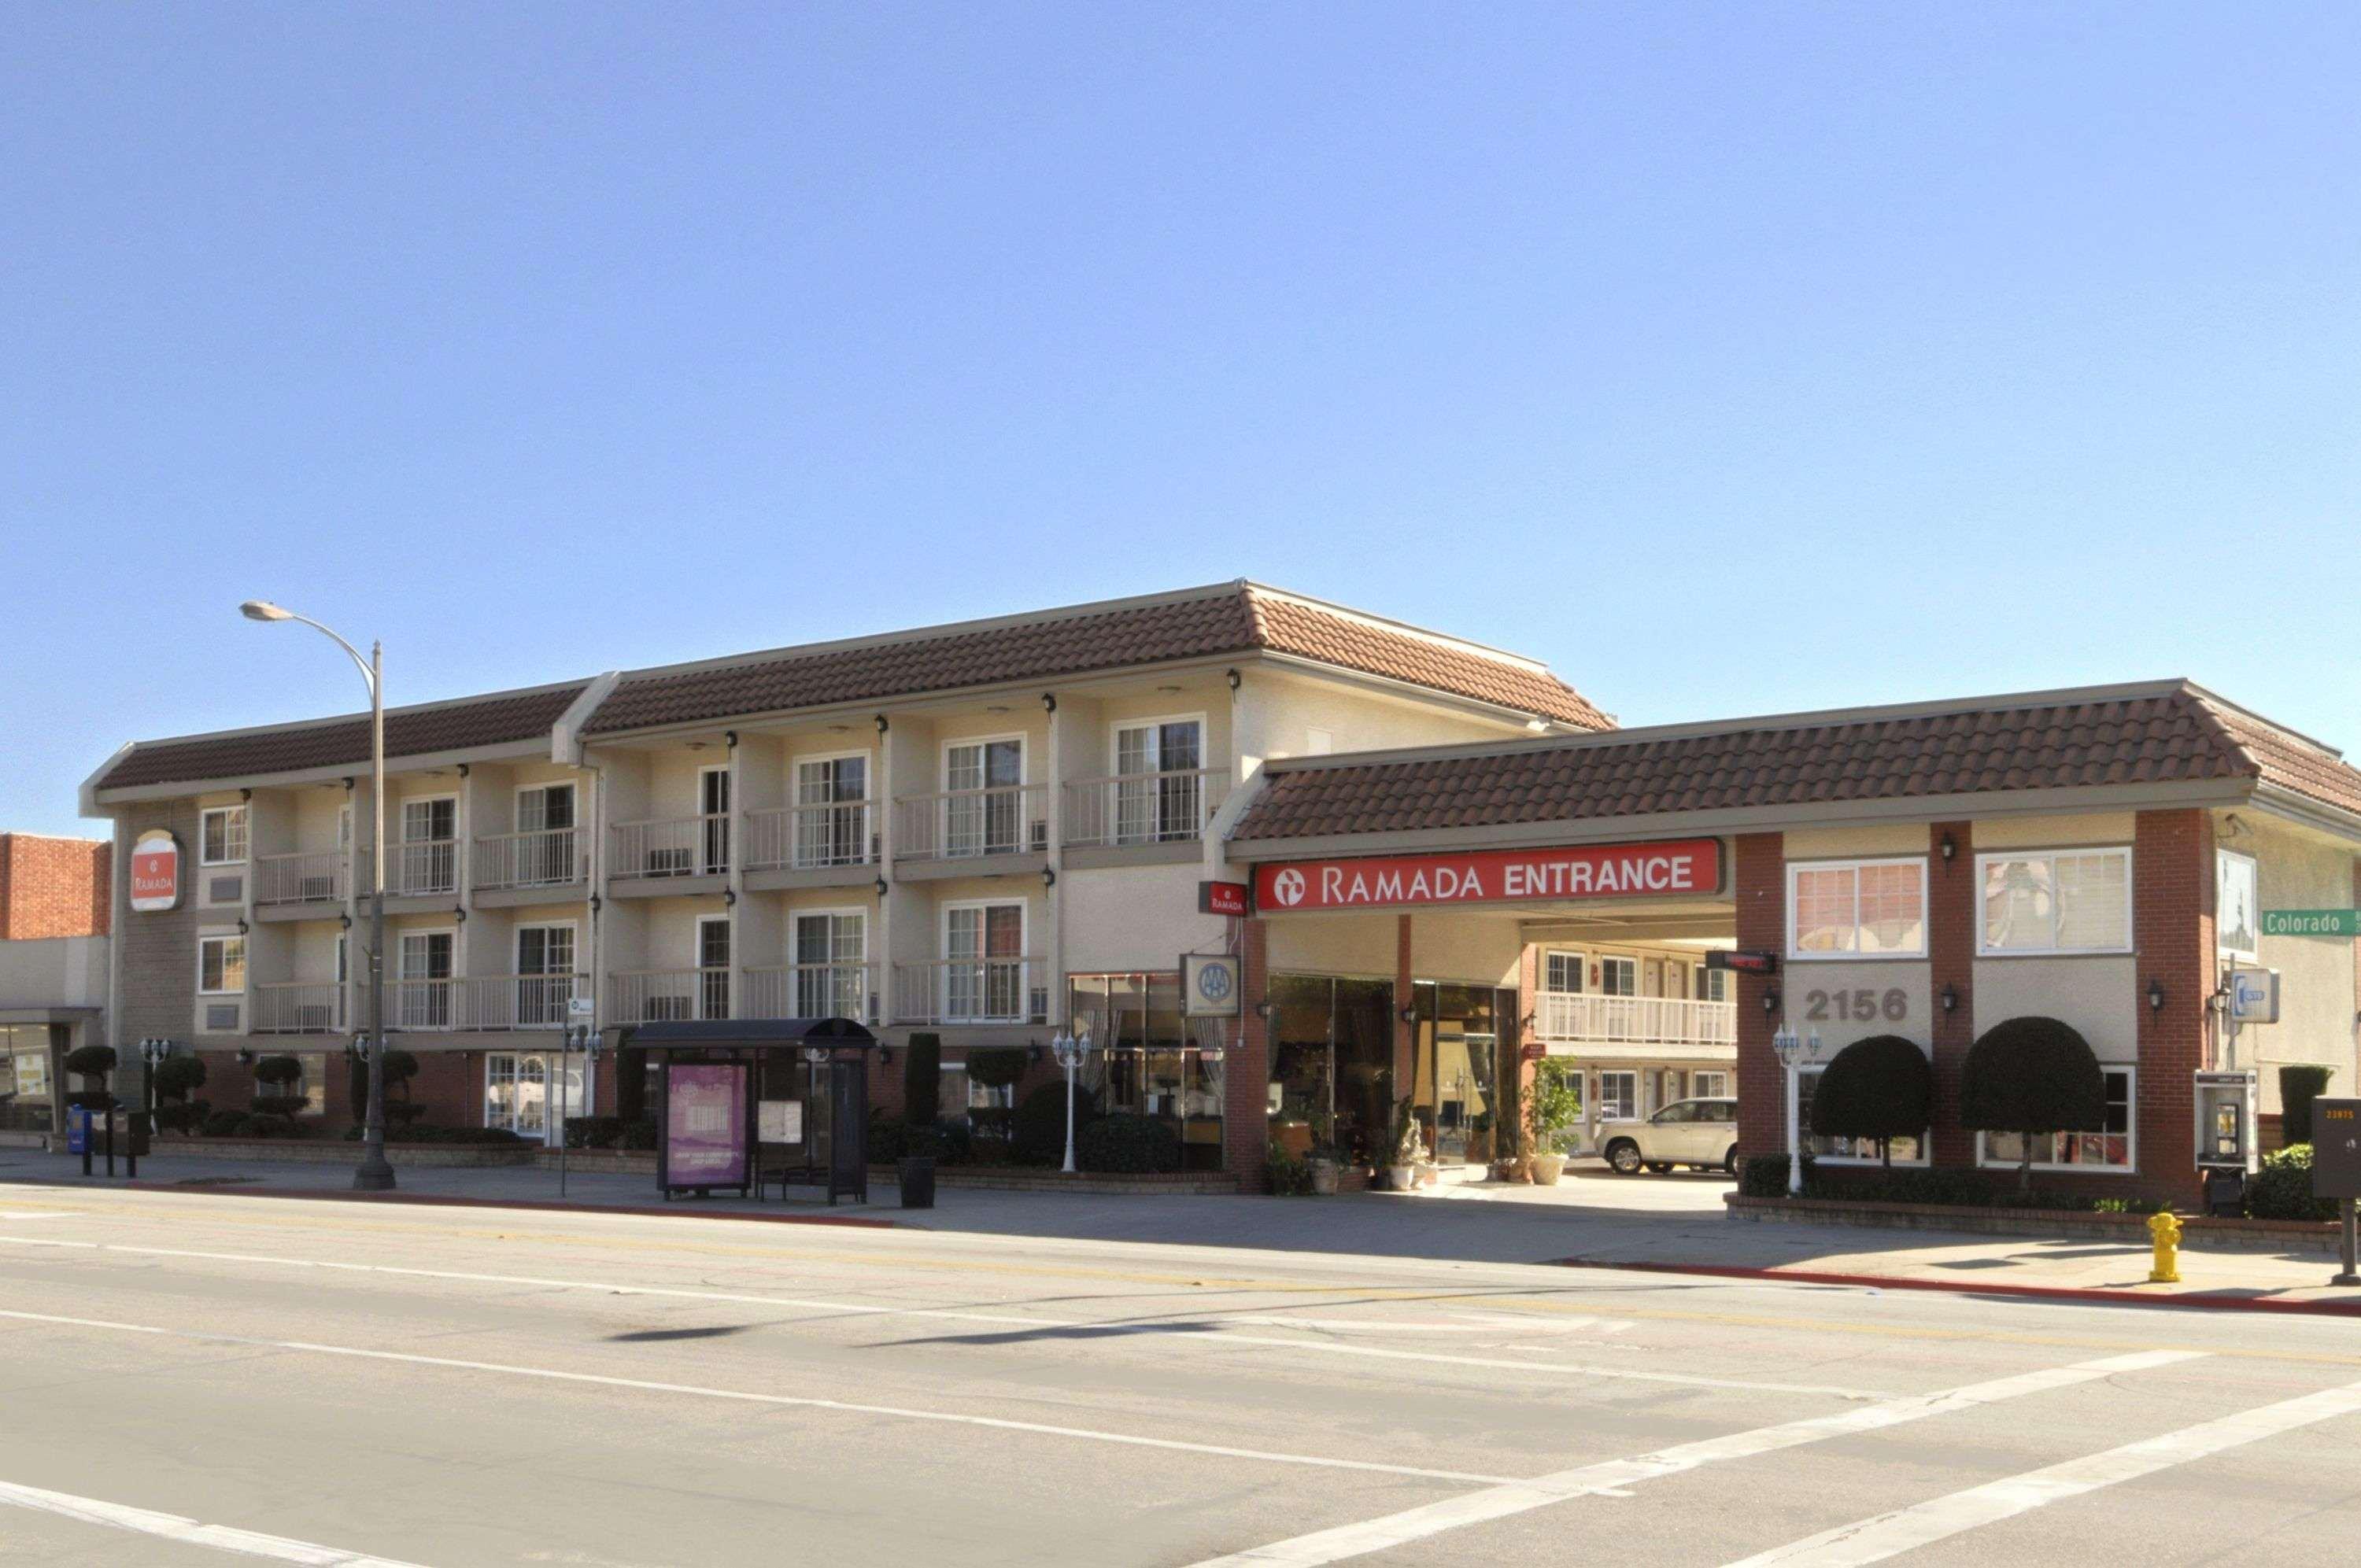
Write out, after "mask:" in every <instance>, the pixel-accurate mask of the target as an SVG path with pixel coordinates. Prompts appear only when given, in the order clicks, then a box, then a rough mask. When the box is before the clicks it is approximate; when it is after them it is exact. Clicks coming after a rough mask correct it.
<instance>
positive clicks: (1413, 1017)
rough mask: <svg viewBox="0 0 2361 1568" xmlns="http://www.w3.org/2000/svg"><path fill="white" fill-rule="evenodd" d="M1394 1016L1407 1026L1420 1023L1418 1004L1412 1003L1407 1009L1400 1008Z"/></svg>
mask: <svg viewBox="0 0 2361 1568" xmlns="http://www.w3.org/2000/svg"><path fill="white" fill-rule="evenodd" d="M1394 1016H1395V1017H1397V1018H1399V1019H1400V1020H1401V1021H1402V1022H1403V1023H1405V1024H1415V1023H1417V1022H1418V1004H1417V1003H1411V1004H1410V1005H1409V1006H1407V1007H1402V1008H1398V1009H1396V1010H1395V1012H1394Z"/></svg>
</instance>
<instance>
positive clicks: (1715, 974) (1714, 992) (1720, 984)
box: [1697, 969, 1730, 1002]
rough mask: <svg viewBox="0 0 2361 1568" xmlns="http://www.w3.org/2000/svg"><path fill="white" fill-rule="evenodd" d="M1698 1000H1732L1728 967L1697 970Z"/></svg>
mask: <svg viewBox="0 0 2361 1568" xmlns="http://www.w3.org/2000/svg"><path fill="white" fill-rule="evenodd" d="M1697 1000H1698V1001H1700V1002H1727V1001H1729V1000H1730V971H1729V970H1726V969H1701V970H1697Z"/></svg>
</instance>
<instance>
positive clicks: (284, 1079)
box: [254, 1057, 303, 1083]
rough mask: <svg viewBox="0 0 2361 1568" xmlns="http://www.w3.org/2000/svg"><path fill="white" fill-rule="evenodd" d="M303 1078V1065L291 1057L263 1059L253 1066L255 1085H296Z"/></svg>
mask: <svg viewBox="0 0 2361 1568" xmlns="http://www.w3.org/2000/svg"><path fill="white" fill-rule="evenodd" d="M302 1078H303V1064H302V1062H300V1061H298V1060H296V1059H295V1058H293V1057H264V1058H262V1059H261V1060H260V1061H258V1062H256V1063H255V1064H254V1081H255V1082H257V1083H298V1082H301V1081H302Z"/></svg>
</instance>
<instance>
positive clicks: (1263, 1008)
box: [1254, 1002, 1270, 1024]
mask: <svg viewBox="0 0 2361 1568" xmlns="http://www.w3.org/2000/svg"><path fill="white" fill-rule="evenodd" d="M1254 1015H1255V1016H1256V1017H1257V1018H1259V1019H1261V1020H1262V1021H1263V1022H1264V1023H1266V1024H1268V1023H1269V1022H1270V1003H1268V1002H1257V1003H1255V1004H1254Z"/></svg>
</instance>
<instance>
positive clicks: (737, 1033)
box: [626, 1018, 877, 1050]
mask: <svg viewBox="0 0 2361 1568" xmlns="http://www.w3.org/2000/svg"><path fill="white" fill-rule="evenodd" d="M626 1039H627V1040H628V1042H629V1043H630V1044H631V1045H632V1046H634V1047H661V1046H680V1047H690V1046H807V1045H808V1046H827V1047H831V1048H843V1047H851V1048H852V1049H856V1050H858V1049H863V1048H866V1047H871V1046H874V1045H875V1044H876V1043H877V1036H874V1035H873V1034H871V1033H870V1032H869V1030H868V1029H867V1028H866V1027H865V1026H864V1025H860V1024H856V1023H854V1022H853V1021H852V1020H851V1019H850V1018H697V1019H683V1020H680V1021H677V1022H667V1023H660V1024H641V1025H636V1026H634V1027H633V1028H631V1029H630V1030H628V1031H626Z"/></svg>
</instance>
